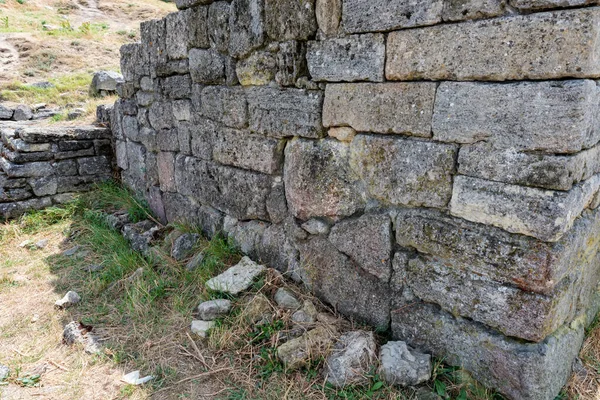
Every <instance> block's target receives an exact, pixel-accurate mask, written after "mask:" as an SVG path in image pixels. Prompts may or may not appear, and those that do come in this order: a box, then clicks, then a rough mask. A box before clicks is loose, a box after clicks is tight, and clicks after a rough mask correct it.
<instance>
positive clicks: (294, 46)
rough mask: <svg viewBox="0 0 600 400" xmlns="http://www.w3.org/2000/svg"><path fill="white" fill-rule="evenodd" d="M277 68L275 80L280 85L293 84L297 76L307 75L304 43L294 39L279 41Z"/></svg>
mask: <svg viewBox="0 0 600 400" xmlns="http://www.w3.org/2000/svg"><path fill="white" fill-rule="evenodd" d="M277 70H278V71H277V74H276V75H275V81H276V82H277V83H278V84H279V85H281V86H294V85H295V84H296V81H297V80H298V78H300V77H301V76H307V75H308V66H307V65H306V45H305V43H304V42H300V41H296V40H290V41H289V42H283V43H280V44H279V52H278V53H277Z"/></svg>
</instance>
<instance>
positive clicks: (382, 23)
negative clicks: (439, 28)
mask: <svg viewBox="0 0 600 400" xmlns="http://www.w3.org/2000/svg"><path fill="white" fill-rule="evenodd" d="M443 8H444V0H421V1H411V0H369V1H364V0H344V8H343V10H344V11H343V14H342V23H343V26H344V30H345V31H346V32H349V33H358V32H373V31H391V30H394V29H400V28H411V27H415V26H423V25H433V24H437V23H438V22H440V21H441V20H442V10H443Z"/></svg>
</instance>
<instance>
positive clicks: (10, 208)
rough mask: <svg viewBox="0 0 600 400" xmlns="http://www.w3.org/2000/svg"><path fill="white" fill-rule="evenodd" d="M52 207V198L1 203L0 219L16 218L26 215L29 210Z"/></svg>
mask: <svg viewBox="0 0 600 400" xmlns="http://www.w3.org/2000/svg"><path fill="white" fill-rule="evenodd" d="M51 205H52V200H51V198H50V197H42V198H38V199H29V200H24V201H17V202H12V203H0V218H2V219H9V218H16V217H18V216H20V215H22V214H25V213H26V212H27V211H29V210H41V209H43V208H47V207H50V206H51Z"/></svg>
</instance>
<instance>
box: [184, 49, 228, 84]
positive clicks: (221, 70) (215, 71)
mask: <svg viewBox="0 0 600 400" xmlns="http://www.w3.org/2000/svg"><path fill="white" fill-rule="evenodd" d="M189 57H190V75H191V76H192V81H194V82H196V83H203V84H220V83H225V59H224V57H223V56H222V55H220V54H219V53H217V52H216V51H214V50H202V49H192V50H190V53H189Z"/></svg>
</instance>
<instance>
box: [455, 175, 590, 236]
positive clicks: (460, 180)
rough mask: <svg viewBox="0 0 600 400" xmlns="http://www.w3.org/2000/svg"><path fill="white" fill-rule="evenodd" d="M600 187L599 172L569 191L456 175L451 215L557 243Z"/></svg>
mask: <svg viewBox="0 0 600 400" xmlns="http://www.w3.org/2000/svg"><path fill="white" fill-rule="evenodd" d="M599 188H600V175H594V176H593V177H592V178H590V179H588V180H586V181H584V182H582V183H579V184H577V185H576V186H574V187H573V189H571V190H570V191H568V192H556V191H549V190H542V189H537V188H528V187H523V186H516V185H510V184H505V183H500V182H493V181H486V180H483V179H479V178H471V177H466V176H462V175H461V176H456V177H455V178H454V190H453V192H452V200H451V202H450V212H451V213H452V215H455V216H457V217H461V218H464V219H466V220H469V221H473V222H479V223H483V224H487V225H493V226H497V227H499V228H502V229H505V230H507V231H509V232H512V233H520V234H522V235H527V236H533V237H535V238H538V239H540V240H544V241H548V242H556V241H557V240H559V239H560V238H561V237H562V236H563V235H564V234H565V233H566V232H567V231H568V230H569V229H570V228H571V227H572V226H573V221H574V220H575V218H577V217H578V216H580V215H581V213H582V212H583V210H585V209H586V208H587V207H588V206H589V204H590V203H591V201H592V200H593V197H594V195H595V194H596V193H597V192H598V189H599Z"/></svg>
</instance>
